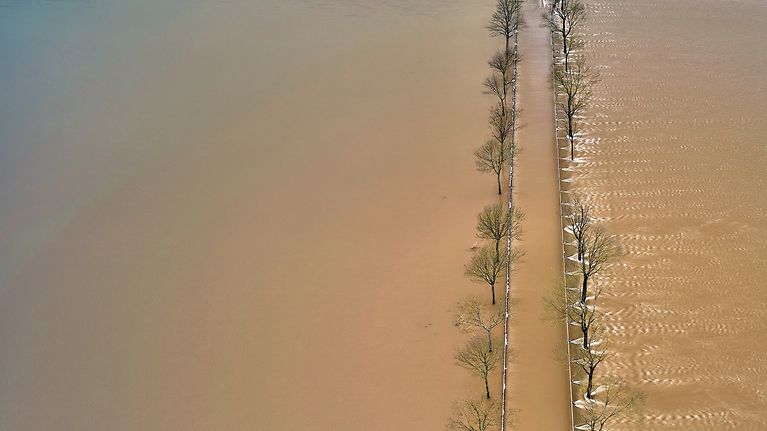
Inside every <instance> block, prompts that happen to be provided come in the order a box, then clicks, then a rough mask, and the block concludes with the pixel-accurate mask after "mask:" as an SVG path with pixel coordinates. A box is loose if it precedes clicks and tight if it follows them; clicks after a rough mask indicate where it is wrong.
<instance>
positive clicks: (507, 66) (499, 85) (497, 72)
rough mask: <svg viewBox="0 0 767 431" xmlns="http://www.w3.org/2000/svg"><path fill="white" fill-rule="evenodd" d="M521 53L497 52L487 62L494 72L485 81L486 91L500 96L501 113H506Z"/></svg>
mask: <svg viewBox="0 0 767 431" xmlns="http://www.w3.org/2000/svg"><path fill="white" fill-rule="evenodd" d="M518 58H519V55H518V54H517V53H516V52H514V51H509V50H505V51H499V52H497V53H495V54H494V55H493V56H492V57H490V60H489V61H488V62H487V64H488V65H489V66H490V70H491V71H492V72H493V74H492V75H491V76H490V77H489V78H487V79H486V80H485V82H484V86H485V93H488V94H493V95H495V96H496V97H497V98H498V104H499V107H500V108H501V113H502V114H503V115H506V110H507V100H508V93H509V87H510V86H511V84H512V81H513V76H512V74H513V70H514V68H513V66H514V62H515V61H517V60H518Z"/></svg>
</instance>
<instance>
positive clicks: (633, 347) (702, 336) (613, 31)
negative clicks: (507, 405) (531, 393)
mask: <svg viewBox="0 0 767 431" xmlns="http://www.w3.org/2000/svg"><path fill="white" fill-rule="evenodd" d="M587 4H588V13H589V17H588V23H587V25H586V27H585V28H584V30H583V34H584V37H585V39H586V41H587V47H586V53H587V55H588V58H589V60H590V62H591V64H593V65H595V66H597V67H598V68H599V70H600V72H601V77H602V81H601V83H600V84H599V85H598V86H597V87H596V101H595V102H594V106H593V108H592V109H591V110H590V111H589V113H588V114H587V118H586V119H584V120H583V121H584V131H585V136H584V141H583V143H582V144H581V145H580V148H581V150H580V153H579V156H578V157H579V160H578V161H577V163H576V164H575V167H574V171H573V173H572V177H573V178H574V180H575V182H574V187H575V188H576V189H578V190H581V191H582V193H584V194H585V195H586V196H587V199H588V201H589V202H591V203H592V204H594V205H595V207H596V215H597V216H599V217H600V218H602V219H603V220H604V221H605V223H606V225H607V227H608V228H609V230H610V231H611V232H613V233H615V234H617V235H618V237H619V238H620V240H621V242H622V244H623V246H624V248H625V252H626V256H625V257H624V258H622V259H621V261H620V264H619V265H617V266H615V267H613V268H612V270H611V271H610V272H609V274H607V275H606V276H603V277H602V278H601V279H600V281H599V282H600V283H605V285H609V288H608V289H609V291H610V295H609V298H608V299H607V300H606V302H605V307H606V309H607V310H609V311H610V313H611V315H610V329H611V333H612V336H611V340H612V341H611V350H612V351H613V357H612V358H611V359H610V361H609V364H608V365H607V369H606V370H607V374H608V375H609V376H613V377H617V378H620V379H623V380H625V381H627V382H628V383H630V384H632V385H634V386H636V387H638V388H639V389H641V390H642V391H643V392H645V393H646V394H647V402H646V406H645V410H644V414H643V417H642V419H641V420H640V421H639V422H638V423H630V424H622V425H620V426H616V427H615V428H614V429H616V430H647V429H651V430H657V431H662V430H723V429H728V430H739V431H745V430H750V431H757V430H764V429H767V309H765V307H764V304H765V303H766V302H767V289H765V280H767V219H765V217H764V214H765V210H767V197H765V187H766V186H767V180H766V179H765V172H766V171H765V163H767V146H765V129H767V127H766V126H767V121H766V120H767V80H765V78H764V71H765V70H767V50H765V49H764V40H763V39H764V31H765V28H767V3H765V2H763V1H751V0H740V1H708V0H704V1H690V0H680V1H668V2H666V1H648V0H638V1H634V0H632V1H623V0H616V1H609V2H597V1H593V0H589V1H588V2H587ZM611 429H612V428H611Z"/></svg>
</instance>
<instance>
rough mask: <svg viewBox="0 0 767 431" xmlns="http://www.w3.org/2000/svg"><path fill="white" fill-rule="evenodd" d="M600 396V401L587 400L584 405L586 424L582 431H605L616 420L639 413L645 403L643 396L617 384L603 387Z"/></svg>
mask: <svg viewBox="0 0 767 431" xmlns="http://www.w3.org/2000/svg"><path fill="white" fill-rule="evenodd" d="M599 395H600V397H599V399H598V400H586V402H585V403H584V404H583V409H584V414H583V417H584V418H585V420H586V423H585V424H584V425H585V428H582V429H587V430H589V431H604V430H605V427H606V426H607V425H608V424H609V423H612V422H613V421H615V420H616V419H618V418H621V417H626V416H628V415H630V414H634V413H637V412H639V411H640V410H641V408H642V403H643V401H644V396H643V395H642V394H640V393H637V392H632V391H629V389H628V388H626V386H625V385H623V384H621V383H617V382H610V383H607V384H605V385H603V390H602V392H601V393H600V394H599Z"/></svg>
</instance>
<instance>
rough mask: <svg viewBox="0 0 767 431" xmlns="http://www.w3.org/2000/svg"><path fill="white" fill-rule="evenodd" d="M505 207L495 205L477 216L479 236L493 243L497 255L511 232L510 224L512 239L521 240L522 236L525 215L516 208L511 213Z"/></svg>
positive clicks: (486, 208) (487, 207)
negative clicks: (504, 239)
mask: <svg viewBox="0 0 767 431" xmlns="http://www.w3.org/2000/svg"><path fill="white" fill-rule="evenodd" d="M505 207H506V206H505V205H501V204H499V203H495V204H492V205H488V206H486V207H485V208H484V209H483V210H482V212H481V213H479V214H478V215H477V236H479V237H480V238H482V239H489V240H491V241H493V242H494V243H495V252H496V253H498V252H499V247H500V243H501V240H502V239H503V238H505V237H506V234H507V233H508V232H509V229H508V228H509V224H511V238H512V239H519V237H520V236H521V234H522V220H524V218H525V215H524V213H523V212H522V211H521V210H519V209H517V208H516V207H515V208H513V209H512V210H511V211H508V210H506V208H505Z"/></svg>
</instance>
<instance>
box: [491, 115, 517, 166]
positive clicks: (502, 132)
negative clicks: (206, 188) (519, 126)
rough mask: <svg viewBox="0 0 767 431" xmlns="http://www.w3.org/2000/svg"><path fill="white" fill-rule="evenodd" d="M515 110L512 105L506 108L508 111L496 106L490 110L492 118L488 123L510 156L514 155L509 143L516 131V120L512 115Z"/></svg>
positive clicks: (496, 138)
mask: <svg viewBox="0 0 767 431" xmlns="http://www.w3.org/2000/svg"><path fill="white" fill-rule="evenodd" d="M515 114H516V113H515V112H512V111H511V107H507V108H506V112H504V111H503V110H501V109H500V108H499V107H497V106H495V107H493V108H492V109H491V110H490V118H489V120H488V123H489V125H490V134H491V135H492V136H493V138H494V139H495V140H496V141H498V142H499V143H500V144H501V146H502V147H503V148H504V149H505V151H506V152H507V155H508V156H511V155H513V150H514V149H513V148H511V146H510V144H509V142H508V141H509V137H510V136H511V134H512V133H514V122H513V121H512V117H513V116H514V115H515Z"/></svg>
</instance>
